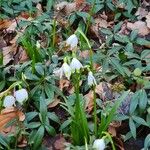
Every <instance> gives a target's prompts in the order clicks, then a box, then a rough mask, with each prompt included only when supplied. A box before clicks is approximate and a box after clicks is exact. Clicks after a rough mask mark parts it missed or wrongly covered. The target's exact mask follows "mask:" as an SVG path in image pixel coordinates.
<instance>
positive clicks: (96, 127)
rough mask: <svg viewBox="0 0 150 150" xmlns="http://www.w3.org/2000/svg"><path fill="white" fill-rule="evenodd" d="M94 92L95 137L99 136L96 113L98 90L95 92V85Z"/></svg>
mask: <svg viewBox="0 0 150 150" xmlns="http://www.w3.org/2000/svg"><path fill="white" fill-rule="evenodd" d="M93 94H94V132H95V137H97V113H96V92H95V86H94V88H93Z"/></svg>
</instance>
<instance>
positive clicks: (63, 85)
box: [59, 79, 70, 91]
mask: <svg viewBox="0 0 150 150" xmlns="http://www.w3.org/2000/svg"><path fill="white" fill-rule="evenodd" d="M69 85H70V81H68V80H65V79H60V80H59V89H60V90H61V91H63V89H64V88H68V87H69Z"/></svg>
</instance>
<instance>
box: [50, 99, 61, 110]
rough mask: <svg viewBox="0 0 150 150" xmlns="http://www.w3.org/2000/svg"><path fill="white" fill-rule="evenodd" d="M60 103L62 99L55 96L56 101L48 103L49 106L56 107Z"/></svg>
mask: <svg viewBox="0 0 150 150" xmlns="http://www.w3.org/2000/svg"><path fill="white" fill-rule="evenodd" d="M59 103H60V99H58V98H57V97H55V98H54V101H53V102H52V103H50V104H49V105H48V108H53V107H56V106H57V105H58V104H59Z"/></svg>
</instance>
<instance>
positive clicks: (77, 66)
mask: <svg viewBox="0 0 150 150" xmlns="http://www.w3.org/2000/svg"><path fill="white" fill-rule="evenodd" d="M70 68H71V71H72V72H73V73H74V72H75V71H79V70H80V69H81V68H83V65H82V64H81V62H80V61H79V60H78V59H77V58H73V59H72V61H71V63H70Z"/></svg>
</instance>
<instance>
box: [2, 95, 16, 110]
mask: <svg viewBox="0 0 150 150" xmlns="http://www.w3.org/2000/svg"><path fill="white" fill-rule="evenodd" d="M13 105H15V98H14V97H13V96H12V95H8V96H6V97H5V98H4V101H3V106H4V107H5V108H6V107H12V106H13Z"/></svg>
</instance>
